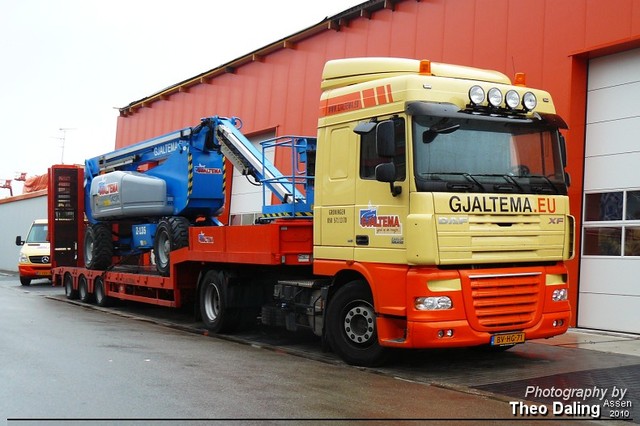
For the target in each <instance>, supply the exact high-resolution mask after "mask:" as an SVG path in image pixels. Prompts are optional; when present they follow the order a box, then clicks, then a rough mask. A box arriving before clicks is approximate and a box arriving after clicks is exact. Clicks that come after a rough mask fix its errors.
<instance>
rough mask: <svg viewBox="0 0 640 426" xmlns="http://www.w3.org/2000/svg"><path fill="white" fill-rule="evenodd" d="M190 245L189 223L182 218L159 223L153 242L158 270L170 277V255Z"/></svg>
mask: <svg viewBox="0 0 640 426" xmlns="http://www.w3.org/2000/svg"><path fill="white" fill-rule="evenodd" d="M188 245H189V221H188V220H187V219H186V218H184V217H181V216H172V217H167V218H164V219H162V220H161V221H160V223H158V228H157V229H156V235H155V238H154V241H153V253H154V257H155V263H156V269H157V270H158V272H160V274H161V275H163V276H165V277H168V276H169V273H170V266H171V262H170V253H171V252H172V251H173V250H177V249H179V248H182V247H186V246H188Z"/></svg>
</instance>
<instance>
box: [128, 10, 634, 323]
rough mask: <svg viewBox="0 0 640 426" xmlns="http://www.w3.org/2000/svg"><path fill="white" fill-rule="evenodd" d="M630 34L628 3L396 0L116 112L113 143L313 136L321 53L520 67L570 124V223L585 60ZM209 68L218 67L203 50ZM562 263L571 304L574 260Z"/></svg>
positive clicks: (578, 182) (578, 175)
mask: <svg viewBox="0 0 640 426" xmlns="http://www.w3.org/2000/svg"><path fill="white" fill-rule="evenodd" d="M364 5H366V3H363V6H364ZM639 38H640V2H638V1H637V0H608V1H601V0H562V1H558V0H536V1H522V0H429V1H426V0H423V1H415V0H404V1H398V2H396V3H395V5H394V8H393V10H389V9H383V10H379V11H376V12H374V13H372V14H371V15H370V17H358V18H355V19H353V20H350V21H348V23H347V24H346V25H343V26H341V27H340V30H339V31H335V30H329V29H327V30H325V31H323V32H321V33H319V34H316V35H314V36H312V37H310V38H307V39H305V40H303V41H299V42H297V43H296V44H295V47H294V48H293V49H280V50H277V51H276V52H274V53H271V54H268V55H267V56H265V57H263V58H262V59H261V60H260V61H256V62H251V63H249V64H247V65H243V66H240V67H239V68H237V70H236V72H235V73H233V74H224V75H221V76H218V77H215V78H213V79H211V80H210V81H208V83H204V84H199V85H196V86H193V87H190V88H189V89H188V91H187V92H183V93H176V94H172V95H170V96H169V97H168V98H167V99H166V100H160V101H157V102H153V103H150V104H149V107H143V108H140V109H138V110H136V112H135V113H133V114H131V115H127V116H121V117H120V118H119V119H118V128H117V136H116V147H122V146H126V145H129V144H132V143H134V142H137V141H140V140H144V139H147V138H150V137H152V136H156V135H159V134H161V133H166V132H169V131H172V130H174V129H176V128H180V127H184V126H188V125H192V124H194V123H196V122H198V120H199V119H200V118H201V117H204V116H208V115H214V114H217V115H225V116H230V115H233V116H238V117H240V118H241V119H242V120H243V121H244V128H243V131H244V132H246V133H252V132H256V131H262V130H265V129H272V128H276V129H277V134H280V135H282V134H315V126H316V120H317V111H318V105H319V102H318V100H319V96H320V89H319V85H320V76H321V72H322V66H323V64H324V62H325V61H327V60H329V59H335V58H343V57H356V56H399V57H413V58H419V59H422V58H426V59H431V60H433V61H441V62H450V63H455V64H461V65H470V66H477V67H482V68H491V69H497V70H499V71H502V72H504V73H506V74H507V75H513V74H514V73H515V72H516V71H522V72H526V73H527V84H528V85H530V86H533V87H540V88H543V89H546V90H548V91H550V92H551V93H552V95H553V96H554V99H555V102H556V106H557V108H558V112H559V113H560V114H561V115H563V116H564V117H565V119H567V121H568V122H569V125H570V128H571V130H570V131H569V132H568V143H569V156H570V166H569V171H570V173H571V175H572V178H573V185H572V187H571V190H570V197H571V201H572V208H573V213H574V215H575V216H576V218H577V219H578V220H579V219H580V217H581V213H580V209H581V203H582V176H583V158H584V115H585V107H586V105H585V103H586V93H585V92H586V76H587V59H588V58H589V56H590V55H591V54H603V53H611V52H612V51H615V50H617V49H624V48H625V47H628V43H627V44H626V45H625V44H624V43H623V42H624V41H627V42H629V40H632V41H633V42H634V43H635V41H637V39H639ZM603 45H607V46H608V48H607V49H602V46H603ZM616 45H619V46H620V47H616ZM211 65H212V66H220V65H222V64H217V63H215V58H214V57H212V64H211ZM185 77H189V76H185ZM276 163H278V159H276ZM578 225H579V224H578ZM578 229H579V228H578ZM577 237H578V243H579V235H578V236H577ZM578 247H579V245H578ZM570 269H571V277H572V295H571V298H572V301H573V302H574V303H573V304H574V306H575V305H576V303H575V301H576V297H577V285H576V284H577V281H576V277H577V274H578V263H577V260H576V261H573V262H572V263H571V265H570ZM574 321H575V320H574Z"/></svg>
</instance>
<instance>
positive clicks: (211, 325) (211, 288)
mask: <svg viewBox="0 0 640 426" xmlns="http://www.w3.org/2000/svg"><path fill="white" fill-rule="evenodd" d="M199 299H200V316H201V317H202V322H203V323H204V326H205V328H206V329H207V330H209V331H212V332H214V333H229V332H232V331H234V330H236V329H237V328H238V326H239V324H240V321H239V312H238V310H237V309H230V308H228V307H227V288H226V285H225V278H224V273H223V272H219V271H208V272H207V273H206V274H205V275H204V277H203V278H202V282H201V283H200V298H199Z"/></svg>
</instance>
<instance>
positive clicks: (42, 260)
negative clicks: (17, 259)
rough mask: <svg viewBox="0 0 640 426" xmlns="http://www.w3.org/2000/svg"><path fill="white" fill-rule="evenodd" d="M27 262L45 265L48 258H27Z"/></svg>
mask: <svg viewBox="0 0 640 426" xmlns="http://www.w3.org/2000/svg"><path fill="white" fill-rule="evenodd" d="M29 262H31V263H42V264H47V263H49V262H50V260H49V256H46V255H45V256H29Z"/></svg>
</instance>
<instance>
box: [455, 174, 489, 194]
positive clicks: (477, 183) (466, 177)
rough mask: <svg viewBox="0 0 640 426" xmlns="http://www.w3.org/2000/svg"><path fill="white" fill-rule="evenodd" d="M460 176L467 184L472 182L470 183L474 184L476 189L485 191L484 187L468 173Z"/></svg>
mask: <svg viewBox="0 0 640 426" xmlns="http://www.w3.org/2000/svg"><path fill="white" fill-rule="evenodd" d="M461 175H462V176H464V178H465V179H466V180H468V181H469V182H472V183H474V184H476V185H477V186H478V188H480V189H482V190H483V191H485V190H486V189H485V187H484V185H483V184H481V183H480V182H478V179H476V178H474V177H473V176H471V175H470V174H469V173H461Z"/></svg>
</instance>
